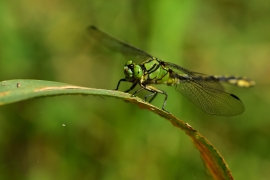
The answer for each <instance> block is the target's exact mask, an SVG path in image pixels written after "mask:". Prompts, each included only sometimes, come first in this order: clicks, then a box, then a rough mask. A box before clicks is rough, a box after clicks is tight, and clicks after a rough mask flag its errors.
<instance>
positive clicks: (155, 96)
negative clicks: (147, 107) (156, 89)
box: [149, 93, 157, 103]
mask: <svg viewBox="0 0 270 180" xmlns="http://www.w3.org/2000/svg"><path fill="white" fill-rule="evenodd" d="M156 97H157V93H156V94H155V95H154V96H153V97H152V98H151V99H150V100H149V103H151V102H152V101H153V100H154V99H155V98H156Z"/></svg>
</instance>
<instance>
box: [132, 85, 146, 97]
mask: <svg viewBox="0 0 270 180" xmlns="http://www.w3.org/2000/svg"><path fill="white" fill-rule="evenodd" d="M136 85H137V83H136ZM132 86H133V85H132ZM132 86H131V87H132ZM134 87H135V86H134ZM134 87H133V88H134ZM133 88H132V89H133ZM144 89H145V88H144V87H141V88H140V89H138V90H137V91H135V92H134V93H133V94H132V95H131V96H132V97H134V96H135V94H137V93H138V92H140V91H141V90H144Z"/></svg>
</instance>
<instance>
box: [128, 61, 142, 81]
mask: <svg viewBox="0 0 270 180" xmlns="http://www.w3.org/2000/svg"><path fill="white" fill-rule="evenodd" d="M124 74H125V77H126V80H127V81H130V82H133V81H134V80H136V79H141V77H142V76H143V71H142V68H141V66H140V65H138V64H135V63H134V61H132V60H129V61H128V62H127V63H126V64H125V66H124Z"/></svg>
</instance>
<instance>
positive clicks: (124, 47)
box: [87, 26, 152, 61]
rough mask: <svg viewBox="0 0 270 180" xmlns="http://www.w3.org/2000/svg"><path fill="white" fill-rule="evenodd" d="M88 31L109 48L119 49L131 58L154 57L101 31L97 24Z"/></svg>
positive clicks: (142, 59) (141, 59) (143, 58)
mask: <svg viewBox="0 0 270 180" xmlns="http://www.w3.org/2000/svg"><path fill="white" fill-rule="evenodd" d="M87 31H88V33H89V35H90V36H91V37H93V38H94V39H96V40H97V41H98V42H100V43H102V44H103V45H104V46H106V47H107V48H109V49H111V50H113V51H118V52H120V53H122V54H123V55H124V56H126V57H127V58H131V60H134V59H133V58H136V59H137V60H140V61H144V60H146V59H149V58H152V56H151V55H149V54H147V53H146V52H144V51H142V50H140V49H138V48H136V47H134V46H132V45H130V44H128V43H125V42H123V41H121V40H118V39H116V38H114V37H112V36H110V35H108V34H106V33H104V32H102V31H100V30H99V29H97V28H96V27H95V26H89V27H88V28H87Z"/></svg>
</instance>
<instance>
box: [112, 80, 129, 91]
mask: <svg viewBox="0 0 270 180" xmlns="http://www.w3.org/2000/svg"><path fill="white" fill-rule="evenodd" d="M122 81H127V80H126V79H120V80H119V81H118V84H117V87H116V89H115V90H118V88H119V86H120V83H121V82H122Z"/></svg>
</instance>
